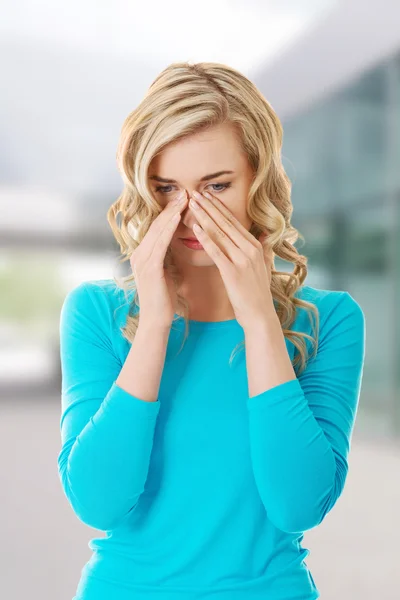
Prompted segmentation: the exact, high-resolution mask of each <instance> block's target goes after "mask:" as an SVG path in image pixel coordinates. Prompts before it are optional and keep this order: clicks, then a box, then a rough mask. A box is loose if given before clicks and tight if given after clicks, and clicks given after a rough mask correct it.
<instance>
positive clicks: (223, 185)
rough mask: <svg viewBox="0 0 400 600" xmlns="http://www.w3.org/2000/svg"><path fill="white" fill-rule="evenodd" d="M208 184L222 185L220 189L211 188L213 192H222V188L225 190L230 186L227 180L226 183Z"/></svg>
mask: <svg viewBox="0 0 400 600" xmlns="http://www.w3.org/2000/svg"><path fill="white" fill-rule="evenodd" d="M210 185H212V186H213V185H222V190H215V189H214V190H213V191H214V192H223V191H224V190H227V189H228V187H230V185H231V182H230V181H227V182H226V183H211V184H210Z"/></svg>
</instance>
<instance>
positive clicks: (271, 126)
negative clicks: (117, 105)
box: [107, 62, 319, 375]
mask: <svg viewBox="0 0 400 600" xmlns="http://www.w3.org/2000/svg"><path fill="white" fill-rule="evenodd" d="M224 123H229V124H232V125H233V126H234V127H235V129H236V130H237V132H238V139H239V143H240V144H241V148H242V150H243V151H244V152H245V153H246V155H247V157H248V160H249V163H250V165H251V167H252V169H253V171H254V178H253V181H252V184H251V187H250V190H249V197H248V208H247V211H248V215H249V217H250V218H251V219H252V221H253V223H252V226H251V229H250V233H252V234H253V235H254V236H255V237H256V239H259V236H260V235H261V234H262V233H265V234H266V237H265V239H264V240H263V241H262V244H263V245H265V246H267V247H268V249H271V250H272V253H273V254H272V256H273V257H275V256H278V257H279V258H281V259H282V260H284V261H287V262H289V263H292V264H293V270H292V272H286V271H277V270H275V268H274V267H275V263H274V260H273V263H272V273H271V293H272V297H273V301H274V306H275V310H276V313H277V315H278V318H279V321H280V323H281V327H282V331H283V334H284V336H285V337H286V338H287V339H289V340H290V341H291V343H292V344H293V345H294V346H295V348H296V349H297V355H296V356H295V357H294V360H293V362H292V364H293V368H294V369H295V370H296V374H297V375H298V374H300V373H301V372H302V371H303V370H304V369H305V367H306V363H307V360H308V359H309V357H310V355H309V353H308V350H307V343H306V338H307V339H309V340H310V341H311V342H312V344H313V346H314V355H315V354H316V351H317V345H318V334H316V335H315V337H312V336H310V335H309V334H308V333H305V332H299V331H292V330H291V325H292V324H293V323H294V321H295V319H296V315H297V310H298V309H300V308H303V309H305V310H306V311H307V314H308V316H309V319H310V322H311V323H312V319H311V313H313V314H314V317H315V322H314V324H313V325H312V328H313V329H314V334H315V332H316V331H318V330H319V312H318V308H317V306H316V305H315V304H313V303H312V302H308V301H306V300H304V299H301V298H299V297H298V296H299V294H298V293H297V292H298V291H299V290H300V288H301V287H302V286H303V284H304V281H305V279H306V276H307V258H306V256H303V255H302V254H299V252H298V251H297V249H296V248H295V247H294V242H295V241H296V240H297V239H298V237H300V238H301V239H303V241H304V238H303V236H302V235H301V234H300V233H299V231H298V230H297V229H296V228H295V227H293V225H291V223H290V220H291V216H292V212H293V205H292V202H291V182H290V180H289V178H288V176H287V174H286V172H285V170H284V168H283V165H282V161H281V147H282V138H283V128H282V125H281V122H280V120H279V118H278V116H277V115H276V113H275V112H274V110H273V109H272V107H271V105H270V104H269V103H268V101H267V100H266V99H265V98H264V96H263V95H262V94H261V92H260V91H259V90H258V89H257V87H256V86H255V85H254V84H253V83H252V82H251V81H250V80H249V79H247V78H246V77H245V76H244V75H243V74H241V73H240V72H238V71H237V70H235V69H233V68H231V67H229V66H227V65H225V64H221V63H214V62H201V63H196V64H190V63H189V62H177V63H172V64H170V65H169V66H168V67H167V68H165V69H164V70H163V71H162V72H161V73H160V74H159V75H158V76H157V77H156V79H155V80H154V81H153V83H152V84H151V85H150V87H149V88H148V90H147V93H146V94H145V96H144V98H143V100H142V101H141V102H140V104H139V105H138V106H137V108H135V109H134V110H133V111H132V112H131V113H130V114H129V115H128V116H127V117H126V119H125V121H124V123H123V125H122V129H121V133H120V139H119V143H118V148H117V167H118V171H119V172H120V174H121V177H122V180H123V183H124V188H123V191H122V193H121V194H120V195H119V197H118V198H117V200H116V201H115V202H114V203H113V204H112V205H111V206H110V208H109V209H108V212H107V220H108V222H109V225H110V227H111V229H112V232H113V235H114V237H115V239H116V241H117V243H118V245H119V247H120V253H121V254H120V257H119V261H120V262H124V261H127V260H129V259H130V257H131V255H132V252H133V251H134V250H135V249H136V248H137V246H138V245H139V244H140V242H141V241H142V240H143V238H144V236H145V234H146V232H147V231H148V229H149V227H150V225H151V223H152V222H153V220H154V219H155V218H156V217H157V216H158V214H160V212H161V210H162V207H160V205H159V204H158V202H157V201H156V200H155V199H154V198H153V196H152V193H151V191H150V189H149V187H148V183H147V173H148V168H149V166H150V163H151V161H152V159H153V158H154V156H156V154H158V153H159V152H161V150H162V149H163V148H165V146H166V145H167V144H170V143H171V142H175V141H177V140H178V139H181V138H183V137H184V136H187V135H191V134H193V133H196V132H198V131H200V130H204V129H206V128H209V127H212V126H215V125H221V124H224ZM119 213H121V219H120V220H119V221H120V222H119V223H118V222H117V217H118V214H119ZM164 268H165V269H167V270H168V273H169V274H170V276H171V278H172V280H173V281H174V284H175V286H176V289H177V290H178V289H179V286H180V284H181V282H182V278H181V274H180V272H179V269H178V268H177V266H176V265H175V264H174V261H173V257H172V255H171V248H170V247H169V248H168V251H167V253H166V255H165V260H164ZM114 280H115V281H116V283H117V284H118V285H119V282H118V281H117V280H116V278H115V277H114ZM121 286H122V288H123V289H124V290H125V298H127V295H126V292H127V291H128V290H134V292H135V293H134V297H133V301H132V302H131V308H132V307H135V308H139V297H138V292H137V289H135V278H134V275H133V274H130V275H128V276H126V277H124V278H122V279H121ZM177 302H178V306H179V308H180V311H181V313H183V316H184V319H185V337H184V340H183V343H184V342H185V340H186V338H187V334H188V330H189V322H188V314H189V312H188V304H187V302H186V300H185V299H184V298H183V297H182V296H181V295H180V294H179V293H178V292H177ZM139 318H140V311H137V312H136V314H133V312H132V311H131V310H129V311H128V314H127V319H126V323H125V325H124V326H123V327H121V328H120V330H121V332H122V335H123V336H124V337H125V338H126V339H127V340H128V341H129V342H131V343H132V341H133V339H134V336H135V334H136V331H137V327H138V323H139ZM174 321H175V318H174ZM174 321H173V323H174ZM173 323H172V326H173ZM244 343H245V342H244V340H243V341H242V342H241V344H243V345H244ZM239 346H240V344H239ZM239 346H237V347H236V348H239ZM236 348H235V350H236ZM295 354H296V352H295ZM232 359H233V355H231V358H230V362H231V360H232Z"/></svg>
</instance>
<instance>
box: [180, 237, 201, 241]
mask: <svg viewBox="0 0 400 600" xmlns="http://www.w3.org/2000/svg"><path fill="white" fill-rule="evenodd" d="M181 239H182V240H187V241H188V242H198V241H199V240H198V239H197V238H181Z"/></svg>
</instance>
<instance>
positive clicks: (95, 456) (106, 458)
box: [64, 323, 168, 530]
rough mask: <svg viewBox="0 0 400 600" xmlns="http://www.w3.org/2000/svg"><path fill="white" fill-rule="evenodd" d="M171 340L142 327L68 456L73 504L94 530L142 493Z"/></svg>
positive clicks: (67, 475) (116, 516)
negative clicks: (160, 388) (168, 343)
mask: <svg viewBox="0 0 400 600" xmlns="http://www.w3.org/2000/svg"><path fill="white" fill-rule="evenodd" d="M167 341H168V335H167V332H166V331H165V329H164V328H160V327H155V326H150V325H149V326H147V324H146V323H142V324H141V325H139V327H138V329H137V332H136V336H135V338H134V340H133V343H132V346H131V348H130V350H129V353H128V355H127V358H126V360H125V362H124V365H123V367H122V368H121V370H120V372H119V375H118V377H117V378H116V379H115V381H114V382H113V385H112V386H111V388H110V390H109V392H108V394H107V395H106V397H105V398H104V401H103V402H102V404H101V405H100V408H99V409H98V411H97V412H96V413H95V414H94V415H93V417H92V418H91V419H90V420H89V422H88V423H87V424H86V426H85V427H84V428H83V430H82V431H81V433H80V434H79V436H78V438H77V439H76V440H75V443H74V444H73V446H72V447H71V448H70V450H69V453H68V455H67V456H65V459H66V465H65V467H66V472H65V479H64V481H65V487H66V492H67V494H68V496H69V499H70V502H71V504H72V505H73V506H74V509H75V512H76V513H77V514H78V516H79V517H80V518H81V520H83V521H84V522H85V523H87V524H89V525H91V526H93V527H95V528H98V529H102V530H106V529H111V528H112V527H113V526H115V525H116V524H117V523H118V522H119V521H120V519H122V518H123V517H124V516H125V515H126V514H127V513H128V511H130V510H131V509H132V508H134V506H135V505H136V503H137V501H138V499H139V497H140V495H141V494H142V492H143V489H144V485H145V482H146V479H147V475H148V469H149V463H150V457H151V452H152V447H153V437H154V429H155V425H156V420H157V415H158V411H159V407H160V404H159V402H157V397H158V392H159V386H160V379H161V375H162V371H163V366H164V360H165V353H166V347H167ZM65 451H66V452H68V450H67V449H65Z"/></svg>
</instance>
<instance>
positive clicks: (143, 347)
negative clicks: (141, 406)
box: [115, 321, 170, 402]
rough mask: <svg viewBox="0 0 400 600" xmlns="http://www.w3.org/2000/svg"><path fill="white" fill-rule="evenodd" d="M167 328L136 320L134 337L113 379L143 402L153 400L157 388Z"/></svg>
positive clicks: (165, 344) (164, 352) (166, 342)
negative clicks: (137, 324)
mask: <svg viewBox="0 0 400 600" xmlns="http://www.w3.org/2000/svg"><path fill="white" fill-rule="evenodd" d="M169 332H170V329H169V328H166V327H163V326H159V325H158V324H156V323H149V322H147V321H144V322H141V321H139V326H138V329H137V331H136V335H135V338H134V340H133V342H132V346H131V348H130V350H129V353H128V356H127V357H126V360H125V362H124V364H123V367H122V369H121V371H120V373H119V375H118V377H117V379H116V381H115V383H116V384H117V385H118V386H119V387H120V388H122V389H123V390H125V391H126V392H128V393H129V394H132V396H135V397H136V398H140V399H141V400H143V401H145V402H155V401H156V400H157V397H158V392H159V389H160V381H161V376H162V372H163V369H164V363H165V355H166V351H167V345H168V338H169Z"/></svg>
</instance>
